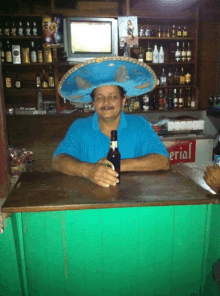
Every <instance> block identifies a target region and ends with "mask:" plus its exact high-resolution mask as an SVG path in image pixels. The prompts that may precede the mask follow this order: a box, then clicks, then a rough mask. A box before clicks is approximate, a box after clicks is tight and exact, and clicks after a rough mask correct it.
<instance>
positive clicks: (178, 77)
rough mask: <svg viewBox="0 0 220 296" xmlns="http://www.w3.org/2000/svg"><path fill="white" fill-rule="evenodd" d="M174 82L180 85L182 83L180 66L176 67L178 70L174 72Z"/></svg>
mask: <svg viewBox="0 0 220 296" xmlns="http://www.w3.org/2000/svg"><path fill="white" fill-rule="evenodd" d="M174 84H175V85H179V84H180V72H179V70H178V68H177V67H176V70H175V72H174Z"/></svg>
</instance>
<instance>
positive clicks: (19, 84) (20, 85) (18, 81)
mask: <svg viewBox="0 0 220 296" xmlns="http://www.w3.org/2000/svg"><path fill="white" fill-rule="evenodd" d="M15 88H17V89H20V88H22V83H21V79H20V78H19V75H18V74H17V77H16V79H15Z"/></svg>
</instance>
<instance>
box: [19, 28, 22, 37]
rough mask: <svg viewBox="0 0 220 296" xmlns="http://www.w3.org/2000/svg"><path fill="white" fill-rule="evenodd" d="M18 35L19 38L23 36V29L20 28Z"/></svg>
mask: <svg viewBox="0 0 220 296" xmlns="http://www.w3.org/2000/svg"><path fill="white" fill-rule="evenodd" d="M18 35H19V36H23V28H19V29H18Z"/></svg>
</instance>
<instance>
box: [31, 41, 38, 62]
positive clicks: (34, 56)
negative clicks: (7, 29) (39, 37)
mask: <svg viewBox="0 0 220 296" xmlns="http://www.w3.org/2000/svg"><path fill="white" fill-rule="evenodd" d="M30 55H31V63H37V51H36V49H35V46H34V41H32V42H31V50H30Z"/></svg>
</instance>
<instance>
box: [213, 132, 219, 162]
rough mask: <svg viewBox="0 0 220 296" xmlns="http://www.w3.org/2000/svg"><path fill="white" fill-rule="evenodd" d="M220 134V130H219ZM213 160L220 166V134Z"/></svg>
mask: <svg viewBox="0 0 220 296" xmlns="http://www.w3.org/2000/svg"><path fill="white" fill-rule="evenodd" d="M219 134H220V131H219ZM213 160H214V162H215V163H216V164H218V165H219V166H220V135H219V136H218V143H217V145H216V146H215V148H214V149H213Z"/></svg>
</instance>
